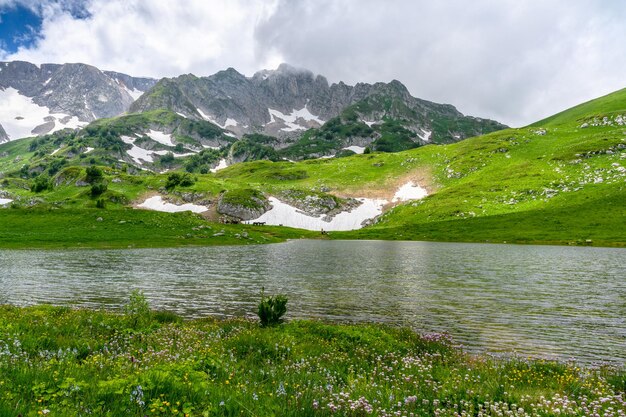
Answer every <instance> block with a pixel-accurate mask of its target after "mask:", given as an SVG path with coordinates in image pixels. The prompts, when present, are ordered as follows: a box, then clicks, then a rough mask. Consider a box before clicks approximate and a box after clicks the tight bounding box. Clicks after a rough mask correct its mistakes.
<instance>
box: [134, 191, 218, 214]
mask: <svg viewBox="0 0 626 417" xmlns="http://www.w3.org/2000/svg"><path fill="white" fill-rule="evenodd" d="M137 207H141V208H145V209H148V210H155V211H164V212H166V213H178V212H181V211H192V212H194V213H202V212H203V211H207V210H208V207H205V206H199V205H196V204H193V203H186V204H181V205H176V204H172V203H168V202H166V201H163V198H162V197H161V196H160V195H155V196H154V197H150V198H148V199H146V201H144V202H143V203H141V204H138V205H137Z"/></svg>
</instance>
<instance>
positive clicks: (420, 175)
mask: <svg viewBox="0 0 626 417" xmlns="http://www.w3.org/2000/svg"><path fill="white" fill-rule="evenodd" d="M411 181H412V182H413V183H414V184H416V185H419V186H420V187H423V188H425V189H426V191H428V195H431V194H434V193H435V192H436V191H437V186H436V185H435V183H434V180H433V176H432V172H431V168H430V167H420V168H416V169H414V170H412V171H410V172H407V173H405V174H403V175H401V176H399V177H397V178H389V179H388V180H387V181H386V182H385V184H384V186H382V187H381V188H366V189H362V190H355V191H344V192H342V193H341V194H340V195H338V196H339V197H353V198H357V197H365V198H375V199H385V200H387V201H391V200H392V199H393V196H394V195H395V193H396V191H398V188H400V187H402V186H403V185H405V184H406V183H408V182H411ZM394 205H395V204H394Z"/></svg>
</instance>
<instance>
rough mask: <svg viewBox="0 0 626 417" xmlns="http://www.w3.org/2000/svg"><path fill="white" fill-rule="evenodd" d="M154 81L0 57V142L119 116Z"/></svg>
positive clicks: (83, 67) (80, 66)
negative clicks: (6, 59) (0, 59)
mask: <svg viewBox="0 0 626 417" xmlns="http://www.w3.org/2000/svg"><path fill="white" fill-rule="evenodd" d="M155 83H156V80H154V79H150V78H137V77H131V76H129V75H126V74H121V73H117V72H112V71H101V70H99V69H98V68H96V67H93V66H91V65H86V64H63V65H59V64H43V65H40V66H38V65H34V64H31V63H28V62H22V61H13V62H0V126H1V127H0V142H2V141H7V140H14V139H19V138H22V137H27V136H34V135H41V134H46V133H51V132H54V131H57V130H60V129H63V128H76V127H80V126H84V125H86V124H87V123H88V122H91V121H93V120H96V119H100V118H103V117H112V116H117V115H120V114H122V113H124V112H125V111H126V110H128V108H129V106H130V105H131V103H132V102H133V101H134V100H135V99H136V98H138V97H139V96H140V95H141V94H142V93H143V92H144V91H146V90H148V89H149V88H151V87H152V86H154V84H155Z"/></svg>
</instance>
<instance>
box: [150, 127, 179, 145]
mask: <svg viewBox="0 0 626 417" xmlns="http://www.w3.org/2000/svg"><path fill="white" fill-rule="evenodd" d="M146 135H148V136H149V137H150V139H152V140H153V141H155V142H159V143H160V144H161V145H165V146H174V142H172V135H170V134H168V133H163V132H159V131H158V130H150V131H149V132H148V133H146Z"/></svg>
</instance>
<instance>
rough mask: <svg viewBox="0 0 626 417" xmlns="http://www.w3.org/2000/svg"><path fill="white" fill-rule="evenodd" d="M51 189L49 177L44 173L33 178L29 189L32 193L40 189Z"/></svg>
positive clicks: (40, 190) (38, 191)
mask: <svg viewBox="0 0 626 417" xmlns="http://www.w3.org/2000/svg"><path fill="white" fill-rule="evenodd" d="M51 189H52V182H51V181H50V178H48V176H46V175H40V176H38V177H37V178H35V181H34V182H33V185H32V186H31V187H30V190H31V191H32V192H34V193H40V192H42V191H45V190H51Z"/></svg>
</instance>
